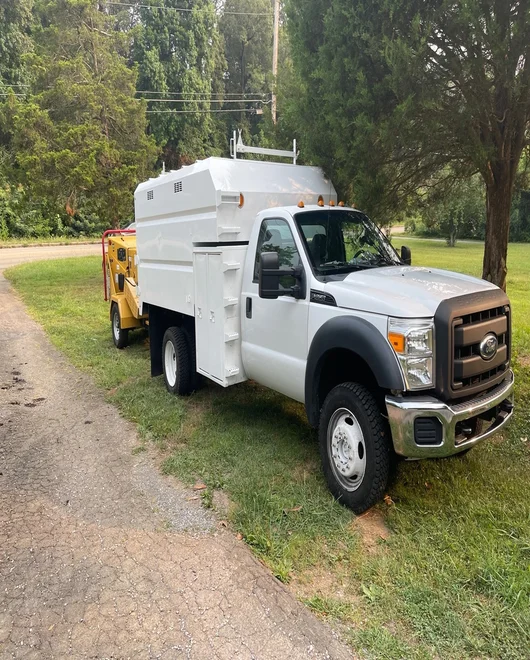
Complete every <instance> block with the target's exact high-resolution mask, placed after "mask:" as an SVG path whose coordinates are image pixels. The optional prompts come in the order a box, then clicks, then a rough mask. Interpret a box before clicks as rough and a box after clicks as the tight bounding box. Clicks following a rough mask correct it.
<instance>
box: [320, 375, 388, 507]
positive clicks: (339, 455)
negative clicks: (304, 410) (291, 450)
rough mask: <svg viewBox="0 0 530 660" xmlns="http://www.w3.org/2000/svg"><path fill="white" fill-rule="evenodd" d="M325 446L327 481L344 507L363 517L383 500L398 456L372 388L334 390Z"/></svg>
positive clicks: (323, 425) (325, 415)
mask: <svg viewBox="0 0 530 660" xmlns="http://www.w3.org/2000/svg"><path fill="white" fill-rule="evenodd" d="M333 429H334V430H333ZM319 443H320V456H321V459H322V467H323V471H324V476H325V478H326V481H327V484H328V487H329V489H330V491H331V493H332V494H333V496H334V497H335V498H336V499H337V500H338V501H339V502H340V503H341V504H344V505H345V506H347V507H349V508H350V509H352V511H354V512H355V513H357V514H360V513H363V512H364V511H366V510H367V509H369V508H370V507H371V506H373V505H374V504H375V503H376V502H378V501H379V500H380V499H381V497H382V496H383V494H384V492H385V489H386V487H387V485H388V481H389V477H390V470H391V463H392V460H393V457H394V451H393V448H392V441H391V437H390V430H389V428H388V424H387V422H386V420H385V419H384V418H383V416H382V415H381V410H380V409H379V406H378V405H377V402H376V400H375V398H374V396H373V395H372V394H371V393H370V392H369V390H367V389H366V387H364V386H363V385H359V384H358V383H342V384H341V385H337V387H334V388H333V389H332V390H331V392H330V393H329V394H328V396H327V397H326V400H325V401H324V405H323V407H322V412H321V415H320V426H319ZM334 456H335V458H334ZM339 470H343V471H344V474H342V473H340V471H339Z"/></svg>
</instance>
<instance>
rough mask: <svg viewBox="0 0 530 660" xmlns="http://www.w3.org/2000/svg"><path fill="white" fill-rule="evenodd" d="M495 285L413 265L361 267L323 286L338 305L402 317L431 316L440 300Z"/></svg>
mask: <svg viewBox="0 0 530 660" xmlns="http://www.w3.org/2000/svg"><path fill="white" fill-rule="evenodd" d="M496 288H497V287H496V286H495V285H493V284H491V283H490V282H486V281H485V280H479V279H478V278H476V277H471V276H470V275H461V274H460V273H453V272H451V271H448V270H441V269H438V268H420V267H416V266H391V267H388V268H375V269H373V270H362V271H358V272H354V273H350V274H349V275H347V276H346V278H345V279H344V280H341V281H335V282H327V283H326V284H325V285H324V287H323V289H324V291H326V293H330V294H331V295H332V296H333V297H334V298H335V300H336V302H337V305H338V306H339V307H346V308H348V309H357V310H360V311H365V312H372V313H375V314H384V315H386V316H398V317H402V318H418V317H419V318H421V317H428V316H434V313H435V312H436V309H437V308H438V305H439V304H440V303H441V302H442V300H447V299H448V298H455V297H456V296H463V295H465V294H470V293H476V292H478V291H487V290H491V289H496Z"/></svg>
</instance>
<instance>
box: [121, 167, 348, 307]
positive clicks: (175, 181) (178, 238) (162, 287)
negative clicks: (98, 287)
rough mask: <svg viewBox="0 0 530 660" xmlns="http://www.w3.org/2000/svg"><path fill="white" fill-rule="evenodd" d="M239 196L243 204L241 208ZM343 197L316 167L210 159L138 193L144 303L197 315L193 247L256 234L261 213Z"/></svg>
mask: <svg viewBox="0 0 530 660" xmlns="http://www.w3.org/2000/svg"><path fill="white" fill-rule="evenodd" d="M240 194H242V195H243V198H244V203H243V206H242V207H240V205H239V204H240ZM320 195H322V197H323V198H324V202H325V203H326V204H328V203H329V201H330V200H333V201H336V193H335V189H334V187H333V185H332V183H331V182H330V181H329V180H328V179H326V178H325V177H324V174H323V172H322V170H320V169H319V168H317V167H305V166H300V165H290V164H283V163H268V162H264V161H251V160H234V159H229V158H207V159H206V160H201V161H198V162H197V163H195V164H194V165H189V166H187V167H183V168H182V169H180V170H176V171H171V172H168V173H166V174H162V175H160V176H159V177H157V178H156V179H149V180H148V181H145V182H144V183H141V184H140V185H139V186H138V188H137V189H136V192H135V193H134V206H135V220H136V239H137V249H138V260H139V274H138V281H139V288H140V301H141V303H150V304H153V305H158V306H159V307H163V308H165V309H171V310H174V311H177V312H182V313H185V314H190V315H193V313H194V312H193V305H194V299H195V294H194V282H193V250H194V248H195V247H201V246H204V245H205V244H206V245H210V246H216V245H220V244H227V243H229V244H230V243H231V244H234V243H241V242H245V241H248V240H249V237H250V232H251V230H252V226H253V224H254V220H255V218H256V215H257V213H258V212H259V211H262V210H263V209H267V208H270V207H274V206H291V205H295V204H298V202H299V201H300V200H302V201H303V202H304V203H305V204H315V203H316V202H317V200H318V197H319V196H320Z"/></svg>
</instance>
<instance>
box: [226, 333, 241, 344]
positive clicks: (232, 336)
mask: <svg viewBox="0 0 530 660" xmlns="http://www.w3.org/2000/svg"><path fill="white" fill-rule="evenodd" d="M236 339H239V332H230V333H228V332H225V344H227V343H228V342H230V341H236Z"/></svg>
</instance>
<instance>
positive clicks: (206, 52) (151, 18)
mask: <svg viewBox="0 0 530 660" xmlns="http://www.w3.org/2000/svg"><path fill="white" fill-rule="evenodd" d="M156 4H157V3H156V2H153V8H152V9H147V8H142V9H141V10H140V20H141V24H140V26H139V28H138V32H137V35H136V37H135V41H134V49H133V58H134V61H135V62H136V63H137V65H138V70H139V77H138V89H139V90H142V92H144V93H143V94H142V96H144V97H145V98H149V99H153V100H152V101H151V102H149V128H150V131H151V132H152V134H153V135H154V136H155V138H156V141H157V143H158V144H159V145H161V147H162V148H163V159H164V161H165V162H166V165H167V166H169V167H179V166H180V165H181V164H185V163H189V162H193V161H194V160H195V159H196V158H202V157H205V156H209V155H215V154H218V153H220V151H221V149H222V148H223V147H224V142H225V139H224V134H223V124H222V122H221V121H220V119H219V116H218V115H217V114H216V113H211V112H210V111H211V110H216V109H219V108H220V107H221V106H220V105H219V104H218V103H216V102H213V103H212V99H220V98H221V97H222V92H223V83H222V78H223V72H224V65H225V62H224V57H223V52H222V45H221V40H220V37H219V31H218V26H217V15H216V13H215V7H214V4H213V2H212V1H211V0H166V2H164V9H156V8H155V7H156ZM171 7H175V8H181V9H184V10H188V11H177V10H174V11H172V10H171V9H170V8H171ZM168 99H175V101H174V102H165V101H167V100H168ZM183 111H187V112H186V113H185V114H184V113H183Z"/></svg>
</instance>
